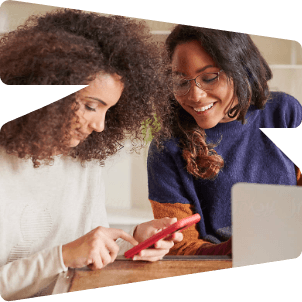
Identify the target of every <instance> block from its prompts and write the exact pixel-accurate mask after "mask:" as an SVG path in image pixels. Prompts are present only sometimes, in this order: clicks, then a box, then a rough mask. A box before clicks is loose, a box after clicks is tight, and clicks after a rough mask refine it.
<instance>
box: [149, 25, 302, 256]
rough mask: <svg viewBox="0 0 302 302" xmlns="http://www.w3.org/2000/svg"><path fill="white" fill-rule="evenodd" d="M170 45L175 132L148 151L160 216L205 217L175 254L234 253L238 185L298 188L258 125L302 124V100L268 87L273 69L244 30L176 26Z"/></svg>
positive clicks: (294, 172)
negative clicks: (233, 194) (234, 206)
mask: <svg viewBox="0 0 302 302" xmlns="http://www.w3.org/2000/svg"><path fill="white" fill-rule="evenodd" d="M166 47H167V51H168V56H169V59H170V61H171V69H172V76H171V78H172V85H173V86H172V88H171V91H173V96H172V97H171V104H172V106H173V108H174V109H173V110H172V113H171V116H169V120H170V121H171V122H170V124H169V123H166V128H165V129H163V130H165V131H166V132H169V131H170V133H171V134H172V137H169V136H166V135H165V134H162V138H163V148H159V147H158V144H156V143H155V142H156V141H154V142H153V143H152V144H151V146H150V149H149V156H148V182H149V199H150V201H151V205H152V208H153V212H154V217H155V218H161V217H166V216H168V217H177V218H178V219H181V218H183V217H186V216H189V215H191V214H194V213H199V214H200V215H201V217H202V219H201V220H200V222H199V223H198V224H197V225H196V227H191V228H188V229H187V230H186V231H184V232H183V235H184V239H183V240H182V242H180V243H178V244H176V245H175V246H174V247H173V248H172V249H171V251H170V253H171V254H185V255H186V254H199V255H226V254H231V248H232V245H231V234H232V228H231V222H232V221H231V188H232V186H233V185H234V184H235V183H237V182H247V183H262V184H280V185H297V179H298V178H300V171H299V170H298V169H297V168H296V167H295V166H294V164H293V163H292V162H291V161H290V160H289V159H288V158H287V157H286V156H285V155H284V154H283V153H282V152H281V151H280V150H279V149H278V148H277V147H276V146H275V145H274V144H273V143H272V142H271V141H270V140H269V139H268V138H267V137H266V136H265V135H264V134H263V133H262V132H261V130H260V129H259V128H295V127H297V126H299V125H300V123H301V119H302V109H301V105H300V104H299V103H298V101H297V100H295V99H294V98H293V97H291V96H289V95H287V94H285V93H281V92H278V93H276V92H270V91H269V88H268V85H267V82H268V81H269V80H270V79H271V78H272V72H271V70H270V68H269V66H268V64H267V63H266V61H265V60H264V58H263V57H262V56H261V54H260V52H259V50H258V49H257V47H256V46H255V44H254V43H253V42H252V40H251V38H250V37H249V36H248V35H246V34H241V33H234V32H227V31H220V30H213V29H206V28H199V27H191V26H184V25H178V26H176V27H175V28H174V30H173V31H172V32H171V34H170V35H169V37H168V38H167V40H166ZM164 138H165V139H164ZM298 183H299V184H300V185H301V183H302V181H301V178H300V180H298Z"/></svg>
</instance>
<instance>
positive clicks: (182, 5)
mask: <svg viewBox="0 0 302 302" xmlns="http://www.w3.org/2000/svg"><path fill="white" fill-rule="evenodd" d="M33 2H35V3H43V4H49V5H58V6H61V7H63V6H64V7H70V8H71V7H72V8H79V9H85V10H89V11H96V12H103V13H111V14H121V15H124V16H131V17H138V18H145V19H152V20H160V21H166V22H173V23H186V24H192V25H198V26H205V27H212V28H219V29H225V30H233V31H241V32H246V33H250V34H257V35H264V36H271V37H278V38H285V39H292V40H297V41H299V42H300V43H301V41H302V28H301V1H291V0H289V1H282V2H281V1H263V0H262V1H259V0H255V1H233V0H232V1H223V0H216V1H202V0H199V1H196V0H191V1H171V0H169V1H164V0H161V1H159V0H154V1H148V2H147V1H131V0H129V1H125V0H115V1H99V0H94V1H92V0H85V1H83V0H81V1H79V0H72V1H71V0H49V1H47V0H42V1H33ZM5 106H6V104H5V102H3V103H2V108H1V110H6V109H7V108H6V107H5ZM298 129H299V130H298ZM298 129H293V130H298V131H289V130H290V129H272V130H274V131H275V138H273V137H271V136H270V135H271V133H267V134H268V135H269V136H270V137H271V138H272V139H273V141H274V139H276V142H275V143H276V144H277V145H278V146H279V147H280V148H281V149H282V142H285V137H286V139H287V141H286V142H285V144H287V145H288V146H289V149H293V150H294V151H291V155H290V154H288V155H289V156H290V157H291V158H292V159H293V161H295V162H296V163H297V164H298V165H301V162H298V160H299V158H298V150H299V149H300V148H299V147H301V143H300V142H301V127H299V128H298ZM266 130H270V129H266ZM280 130H282V131H283V133H281V132H280ZM277 137H278V138H279V139H278V142H277ZM284 151H285V149H284ZM285 153H286V151H285ZM294 158H296V160H295V159H294ZM300 167H301V166H300ZM280 240H282V238H280ZM301 269H302V256H300V257H299V258H298V259H294V260H289V261H281V262H277V263H269V264H262V265H257V266H250V267H245V268H237V269H230V270H224V271H217V272H209V273H204V274H197V275H190V276H184V277H177V278H170V279H165V280H157V281H150V282H143V283H139V284H130V285H123V286H118V287H111V288H104V289H95V290H90V291H85V292H78V293H74V294H64V295H60V296H53V297H44V298H38V300H35V301H40V299H43V301H49V300H51V301H50V302H55V301H66V300H67V301H82V300H87V301H88V300H91V301H94V300H97V301H152V302H153V301H189V300H202V301H293V300H297V301H299V300H301V295H302V294H301V290H300V286H301Z"/></svg>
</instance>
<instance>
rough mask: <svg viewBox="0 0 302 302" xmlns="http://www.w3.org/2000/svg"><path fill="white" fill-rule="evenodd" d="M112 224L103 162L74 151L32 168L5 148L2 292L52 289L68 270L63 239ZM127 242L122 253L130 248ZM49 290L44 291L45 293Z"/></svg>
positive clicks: (0, 165)
mask: <svg viewBox="0 0 302 302" xmlns="http://www.w3.org/2000/svg"><path fill="white" fill-rule="evenodd" d="M97 226H104V227H108V226H109V225H108V221H107V214H106V209H105V189H104V185H103V179H102V168H101V167H100V166H99V165H98V164H97V163H96V162H93V161H92V162H89V163H87V164H85V166H84V167H83V166H82V165H81V164H80V163H79V162H78V161H77V160H75V159H72V158H71V157H61V156H58V157H56V158H55V161H54V164H53V165H51V166H41V167H40V168H36V169H34V168H33V164H32V161H31V160H22V159H19V158H17V157H16V156H14V155H8V154H6V153H5V152H4V151H3V149H1V148H0V247H1V248H0V293H1V296H2V297H3V298H4V299H7V300H15V299H22V298H27V297H32V296H33V295H41V294H43V293H42V292H41V290H42V289H44V288H46V292H45V293H46V294H48V293H49V291H50V288H51V286H49V284H51V283H52V284H54V282H55V280H56V278H57V276H58V274H59V273H61V272H63V271H66V270H67V268H66V267H65V266H64V263H63V259H62V248H61V246H62V245H63V244H66V243H68V242H71V241H73V240H75V239H77V238H79V237H81V236H83V235H84V234H86V233H88V232H89V231H91V230H92V229H94V228H96V227H97ZM130 247H131V246H129V244H125V242H123V247H122V248H121V249H120V253H123V252H124V251H125V250H127V249H128V248H130ZM45 293H44V294H45Z"/></svg>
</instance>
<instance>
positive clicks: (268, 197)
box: [232, 183, 302, 267]
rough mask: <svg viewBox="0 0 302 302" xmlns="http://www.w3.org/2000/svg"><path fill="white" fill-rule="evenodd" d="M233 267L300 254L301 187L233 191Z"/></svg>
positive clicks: (255, 187) (241, 185)
mask: <svg viewBox="0 0 302 302" xmlns="http://www.w3.org/2000/svg"><path fill="white" fill-rule="evenodd" d="M232 227H233V239H232V244H233V246H232V253H233V267H239V266H245V265H252V264H260V263H266V262H272V261H279V260H286V259H293V258H296V257H298V256H300V254H301V252H302V187H297V186H280V185H263V184H248V183H238V184H236V185H234V186H233V188H232Z"/></svg>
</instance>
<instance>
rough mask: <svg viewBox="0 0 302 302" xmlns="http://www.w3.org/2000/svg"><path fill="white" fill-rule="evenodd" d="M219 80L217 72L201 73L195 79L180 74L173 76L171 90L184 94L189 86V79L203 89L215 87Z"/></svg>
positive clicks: (177, 93)
mask: <svg viewBox="0 0 302 302" xmlns="http://www.w3.org/2000/svg"><path fill="white" fill-rule="evenodd" d="M218 80H219V72H212V73H203V74H200V75H199V76H197V77H196V78H195V79H190V80H188V79H185V78H183V77H181V76H174V77H173V92H174V93H175V94H176V95H185V94H187V93H188V92H189V90H190V88H191V81H195V83H196V85H197V87H199V88H202V89H204V90H212V89H214V88H215V87H216V84H217V83H218Z"/></svg>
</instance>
